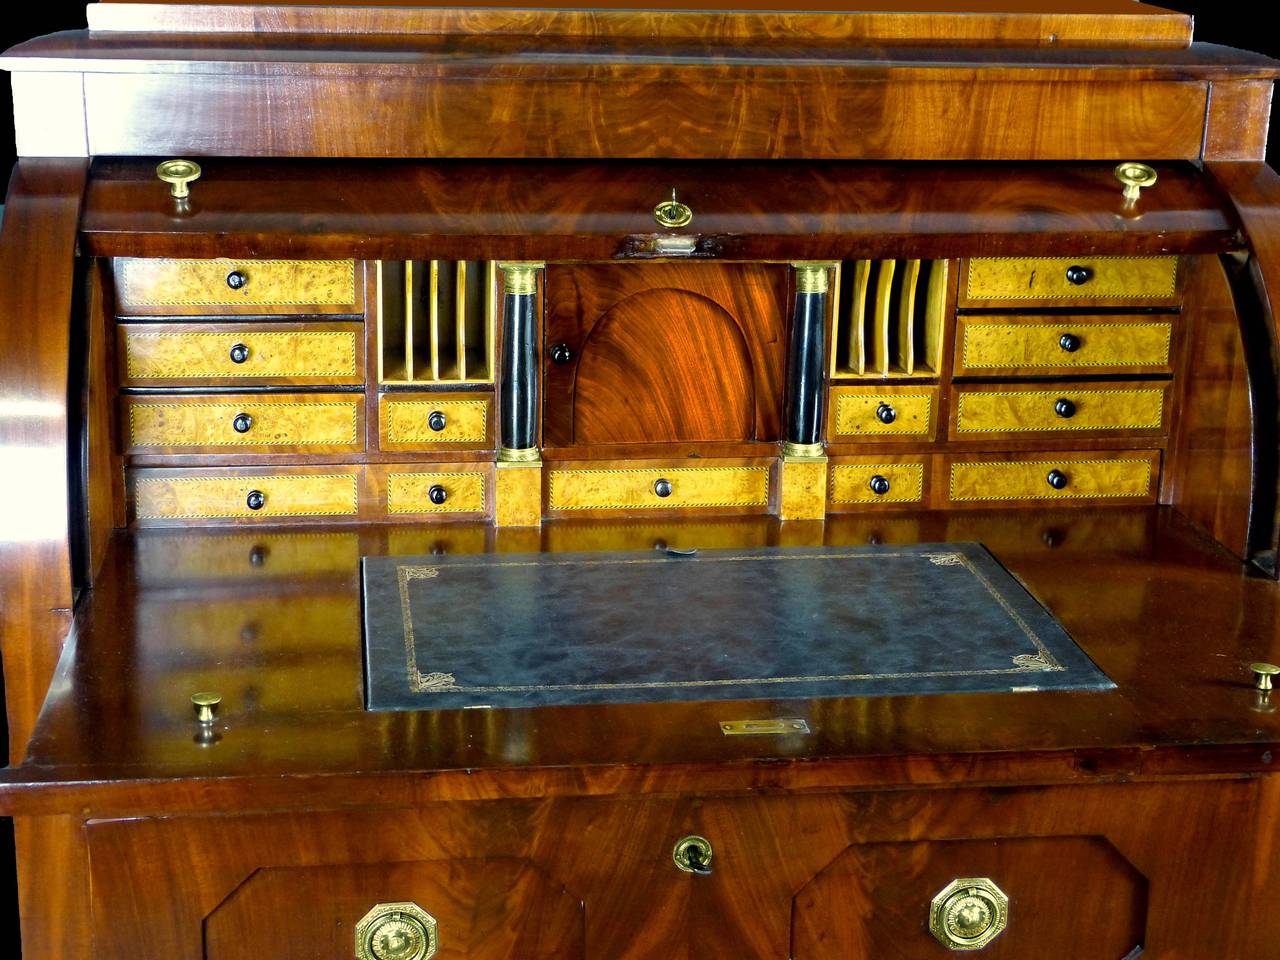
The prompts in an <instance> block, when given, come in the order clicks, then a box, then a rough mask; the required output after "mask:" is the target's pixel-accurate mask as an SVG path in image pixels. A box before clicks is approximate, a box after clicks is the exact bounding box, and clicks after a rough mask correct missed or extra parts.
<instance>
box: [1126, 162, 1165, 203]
mask: <svg viewBox="0 0 1280 960" xmlns="http://www.w3.org/2000/svg"><path fill="white" fill-rule="evenodd" d="M1116 179H1117V180H1119V181H1120V182H1121V183H1122V184H1124V198H1125V200H1127V201H1129V202H1130V203H1133V202H1134V201H1135V200H1137V199H1138V197H1140V196H1142V191H1143V190H1145V189H1146V188H1147V187H1150V186H1154V185H1155V182H1156V179H1157V176H1156V172H1155V170H1154V169H1153V168H1152V167H1149V166H1147V165H1146V164H1145V163H1135V162H1133V161H1132V160H1131V161H1129V162H1127V163H1122V164H1120V165H1119V166H1118V167H1116Z"/></svg>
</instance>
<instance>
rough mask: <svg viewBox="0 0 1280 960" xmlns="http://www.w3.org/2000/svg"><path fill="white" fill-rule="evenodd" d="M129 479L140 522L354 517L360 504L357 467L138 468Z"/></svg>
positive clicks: (134, 509) (135, 516)
mask: <svg viewBox="0 0 1280 960" xmlns="http://www.w3.org/2000/svg"><path fill="white" fill-rule="evenodd" d="M129 480H130V483H129V486H130V494H131V500H132V507H133V516H134V518H135V519H136V520H137V521H138V522H139V523H143V524H146V523H153V522H165V521H179V522H181V521H193V520H244V521H251V522H256V523H270V522H274V521H280V520H290V519H303V518H309V517H316V518H326V517H327V518H334V517H355V516H356V514H357V513H358V511H359V506H360V491H359V488H360V480H359V468H358V467H320V468H317V469H315V470H314V471H297V470H295V471H287V472H286V471H268V472H264V471H260V470H244V469H210V470H204V471H191V472H188V471H181V472H179V471H172V470H138V471H134V472H132V473H131V474H130V478H129Z"/></svg>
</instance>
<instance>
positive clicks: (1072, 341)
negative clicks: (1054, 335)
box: [1058, 333, 1080, 353]
mask: <svg viewBox="0 0 1280 960" xmlns="http://www.w3.org/2000/svg"><path fill="white" fill-rule="evenodd" d="M1058 346H1059V347H1060V348H1062V349H1063V350H1065V351H1067V353H1075V352H1076V351H1077V350H1079V349H1080V338H1079V337H1077V336H1076V335H1075V334H1074V333H1064V334H1063V335H1062V336H1060V337H1059V338H1058Z"/></svg>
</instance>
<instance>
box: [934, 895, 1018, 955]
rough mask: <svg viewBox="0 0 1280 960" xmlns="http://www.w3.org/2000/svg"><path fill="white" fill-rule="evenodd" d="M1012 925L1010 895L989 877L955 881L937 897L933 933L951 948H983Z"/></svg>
mask: <svg viewBox="0 0 1280 960" xmlns="http://www.w3.org/2000/svg"><path fill="white" fill-rule="evenodd" d="M1008 925H1009V898H1008V897H1007V896H1005V893H1004V891H1003V890H1001V889H1000V888H999V887H997V886H996V885H995V882H994V881H992V880H990V879H988V878H987V877H963V878H960V879H958V880H952V881H951V882H950V883H948V884H947V885H946V886H945V887H943V888H942V889H941V890H940V891H938V895H937V896H936V897H934V898H933V903H932V904H931V905H930V908H929V932H930V933H932V934H933V935H934V937H935V938H936V939H937V941H938V942H939V943H940V944H942V945H943V946H944V947H946V948H947V949H948V950H981V949H982V948H983V947H985V946H986V945H987V944H989V943H990V942H991V941H992V940H994V939H995V938H996V937H998V936H1000V934H1001V933H1003V932H1004V928H1005V927H1006V926H1008Z"/></svg>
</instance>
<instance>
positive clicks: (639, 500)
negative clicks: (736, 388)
mask: <svg viewBox="0 0 1280 960" xmlns="http://www.w3.org/2000/svg"><path fill="white" fill-rule="evenodd" d="M768 504H769V467H768V466H764V465H759V466H757V465H752V466H714V467H713V466H707V467H665V466H654V467H637V468H619V469H597V468H565V467H555V468H552V469H551V470H550V471H549V472H548V475H547V506H548V509H550V510H565V511H573V510H664V509H675V508H681V507H687V508H695V509H698V508H702V509H706V508H756V509H757V510H761V509H764V508H766V507H767V506H768Z"/></svg>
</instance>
